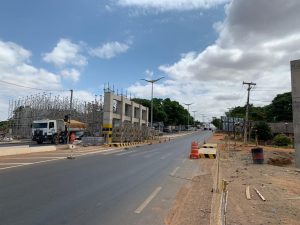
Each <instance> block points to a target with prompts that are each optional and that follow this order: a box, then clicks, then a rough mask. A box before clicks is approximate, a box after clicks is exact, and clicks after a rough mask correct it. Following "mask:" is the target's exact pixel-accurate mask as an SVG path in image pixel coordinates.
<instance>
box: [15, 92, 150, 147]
mask: <svg viewBox="0 0 300 225" xmlns="http://www.w3.org/2000/svg"><path fill="white" fill-rule="evenodd" d="M70 102H71V97H68V96H65V95H64V96H60V95H56V96H55V95H52V94H49V93H41V94H36V95H31V96H26V97H24V98H21V99H18V100H10V101H9V123H10V128H11V129H10V131H11V134H12V135H13V137H15V138H31V124H32V122H33V121H34V120H40V119H63V118H65V116H66V115H71V118H72V119H74V120H77V121H80V122H83V123H86V124H87V127H88V128H87V131H88V133H90V134H91V136H103V137H104V140H105V141H106V142H108V143H110V142H133V141H143V140H146V139H154V138H155V132H154V131H152V130H151V129H150V128H148V113H149V109H148V108H147V107H144V106H142V105H140V104H137V103H135V102H133V101H131V100H130V98H127V96H124V95H122V94H120V95H119V94H115V92H114V91H113V90H111V89H110V88H109V87H108V88H106V89H104V99H102V96H100V99H97V98H96V97H95V100H94V101H91V102H87V101H83V100H81V99H76V98H75V99H72V104H71V108H70Z"/></svg>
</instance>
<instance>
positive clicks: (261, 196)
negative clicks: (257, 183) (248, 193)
mask: <svg viewBox="0 0 300 225" xmlns="http://www.w3.org/2000/svg"><path fill="white" fill-rule="evenodd" d="M254 190H255V191H256V193H257V194H258V196H259V197H260V198H261V200H263V201H266V199H265V198H264V196H263V195H262V194H261V193H260V192H259V191H258V190H257V189H256V188H254Z"/></svg>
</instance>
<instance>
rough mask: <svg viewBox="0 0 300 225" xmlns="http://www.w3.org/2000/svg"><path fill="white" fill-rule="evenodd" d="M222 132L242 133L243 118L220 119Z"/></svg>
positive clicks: (224, 117)
mask: <svg viewBox="0 0 300 225" xmlns="http://www.w3.org/2000/svg"><path fill="white" fill-rule="evenodd" d="M221 121H222V130H223V131H227V132H234V131H235V132H242V131H243V127H244V118H237V117H226V116H222V117H221Z"/></svg>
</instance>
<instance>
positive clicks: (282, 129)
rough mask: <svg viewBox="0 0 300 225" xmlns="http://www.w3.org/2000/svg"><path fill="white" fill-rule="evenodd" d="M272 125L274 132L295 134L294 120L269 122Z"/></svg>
mask: <svg viewBox="0 0 300 225" xmlns="http://www.w3.org/2000/svg"><path fill="white" fill-rule="evenodd" d="M268 124H269V126H270V127H271V131H272V133H273V134H286V135H288V136H294V128H293V122H289V123H285V122H279V123H268Z"/></svg>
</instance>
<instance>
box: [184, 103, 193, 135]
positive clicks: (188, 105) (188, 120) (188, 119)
mask: <svg viewBox="0 0 300 225" xmlns="http://www.w3.org/2000/svg"><path fill="white" fill-rule="evenodd" d="M184 104H185V105H187V107H188V118H187V122H188V124H187V129H188V130H189V124H190V105H192V104H193V103H184Z"/></svg>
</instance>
